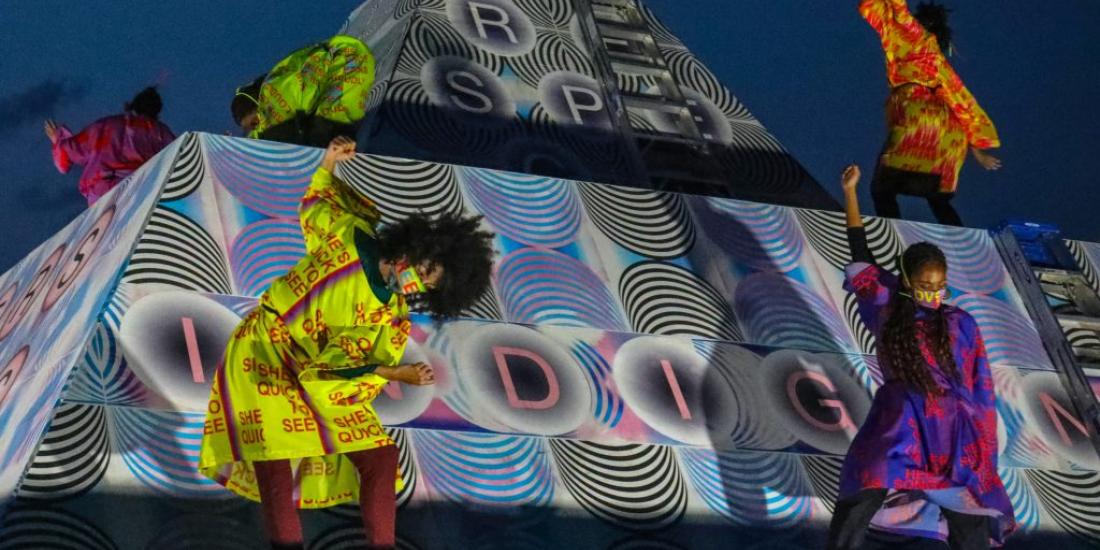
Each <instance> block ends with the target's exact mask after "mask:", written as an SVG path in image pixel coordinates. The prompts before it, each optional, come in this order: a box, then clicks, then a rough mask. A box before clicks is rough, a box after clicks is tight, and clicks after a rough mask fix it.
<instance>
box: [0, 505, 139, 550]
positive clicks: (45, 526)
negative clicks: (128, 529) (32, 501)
mask: <svg viewBox="0 0 1100 550" xmlns="http://www.w3.org/2000/svg"><path fill="white" fill-rule="evenodd" d="M0 533H3V534H4V537H3V539H2V540H0V549H3V550H40V549H43V548H51V549H52V548H57V549H65V550H68V549H73V550H77V549H79V550H118V547H117V546H115V543H114V541H112V540H111V538H110V537H108V536H107V534H106V533H104V532H103V531H101V530H99V528H97V527H96V526H94V525H92V524H91V523H89V522H88V521H86V520H84V519H82V518H80V517H79V516H76V515H74V514H70V513H69V512H66V511H64V510H60V509H53V508H49V509H42V508H15V509H13V510H11V511H9V512H8V513H7V515H6V516H5V518H4V525H3V526H0Z"/></svg>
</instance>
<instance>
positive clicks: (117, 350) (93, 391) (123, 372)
mask: <svg viewBox="0 0 1100 550" xmlns="http://www.w3.org/2000/svg"><path fill="white" fill-rule="evenodd" d="M116 327H117V325H116ZM116 330H117V328H111V327H110V326H108V325H106V324H104V322H100V323H97V324H96V328H95V331H94V332H93V333H92V337H91V339H89V340H88V345H87V347H85V349H84V355H83V361H82V362H80V363H78V364H77V365H76V367H74V371H75V372H73V377H72V379H71V380H70V382H69V387H68V388H66V390H65V394H64V399H65V401H68V402H75V403H95V404H107V405H130V406H133V405H140V404H141V403H143V402H144V401H145V399H146V398H147V397H148V391H147V390H146V388H145V385H144V384H142V383H141V380H139V379H138V378H137V377H136V376H134V373H133V372H132V371H131V370H130V369H129V368H127V367H126V363H125V359H124V358H123V355H122V349H121V347H119V345H118V338H117V336H116V334H117V333H116V332H115V331H116Z"/></svg>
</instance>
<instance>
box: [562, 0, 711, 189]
mask: <svg viewBox="0 0 1100 550" xmlns="http://www.w3.org/2000/svg"><path fill="white" fill-rule="evenodd" d="M574 5H575V7H576V9H577V12H578V14H579V15H580V16H581V17H582V19H581V20H582V21H587V24H586V25H582V29H584V31H585V34H586V39H587V41H588V44H589V46H590V48H589V49H590V51H592V52H593V54H594V56H595V58H596V65H597V68H598V70H599V71H600V72H601V73H602V76H603V77H604V78H603V80H604V83H605V87H606V88H607V89H606V92H607V95H608V96H609V101H608V104H609V105H611V106H612V113H613V118H615V122H616V124H617V126H618V129H619V131H620V133H622V134H623V135H624V136H625V137H626V138H627V139H628V141H632V142H633V144H634V147H635V150H636V152H637V158H636V159H635V161H636V163H637V168H638V171H640V172H642V173H643V174H644V177H645V179H646V180H648V181H649V182H650V185H651V187H653V188H655V189H659V190H667V191H681V192H689V193H697V194H707V195H729V191H728V183H727V182H726V180H725V178H724V177H723V171H722V170H721V169H720V167H719V165H718V163H717V160H716V159H715V158H714V155H713V153H712V151H711V143H710V141H708V140H709V139H710V138H711V136H708V135H706V134H704V133H703V132H702V131H701V130H700V129H699V125H698V124H696V122H698V121H699V120H701V119H698V118H697V117H696V115H695V114H694V113H692V111H691V108H692V107H694V106H695V102H694V101H693V100H692V99H690V98H687V97H685V96H684V93H683V91H682V90H681V89H680V86H679V85H678V84H677V83H676V81H675V79H674V78H673V76H672V72H671V71H670V70H669V67H668V63H667V61H666V60H665V58H664V55H663V54H662V53H661V50H660V48H658V47H657V40H656V39H655V38H654V37H653V34H652V33H651V32H650V30H649V26H648V25H647V23H646V21H645V18H644V17H643V16H642V14H641V12H640V10H639V9H638V5H637V3H636V2H635V0H574ZM619 76H626V77H639V78H645V79H647V80H651V81H653V82H654V83H655V84H656V88H657V91H656V93H644V92H635V91H632V92H624V91H622V90H621V89H619V86H618V77H619ZM652 114H656V116H657V117H666V120H669V121H671V123H672V124H671V127H672V131H660V130H658V131H655V132H654V131H645V130H639V129H636V128H635V127H634V125H633V124H632V123H631V115H634V116H635V117H642V118H649V115H652Z"/></svg>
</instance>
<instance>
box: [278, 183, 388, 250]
mask: <svg viewBox="0 0 1100 550" xmlns="http://www.w3.org/2000/svg"><path fill="white" fill-rule="evenodd" d="M298 215H299V218H300V221H301V224H302V236H303V237H304V238H305V241H306V249H307V250H313V249H315V248H316V247H317V246H319V245H321V244H323V243H325V242H326V241H328V240H329V239H330V238H331V236H332V235H333V234H334V233H338V232H341V231H342V230H344V229H346V228H350V227H352V226H353V225H354V224H356V223H357V222H360V221H361V222H364V223H365V225H367V226H368V227H369V228H370V229H372V231H371V233H372V234H373V228H374V227H375V226H377V224H378V222H379V220H381V218H382V215H381V214H380V213H379V212H378V208H377V207H375V205H374V203H373V202H371V201H370V200H368V199H366V198H362V197H360V196H359V195H358V194H356V193H355V192H354V191H351V190H350V189H347V185H346V184H345V183H343V182H342V181H340V180H339V179H338V178H337V177H336V176H334V175H333V174H332V173H331V172H329V171H328V170H326V169H324V168H318V169H317V171H316V172H315V173H314V174H313V179H312V180H311V181H310V184H309V187H308V188H307V189H306V192H305V194H304V195H303V196H302V202H301V204H300V205H299V206H298Z"/></svg>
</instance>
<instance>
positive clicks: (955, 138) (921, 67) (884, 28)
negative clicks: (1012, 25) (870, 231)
mask: <svg viewBox="0 0 1100 550" xmlns="http://www.w3.org/2000/svg"><path fill="white" fill-rule="evenodd" d="M859 13H860V15H862V16H863V18H864V19H866V20H867V22H868V23H870V24H871V27H872V28H874V29H875V32H877V33H878V35H879V37H880V38H881V39H882V49H883V50H884V51H885V53H886V78H887V80H888V81H889V83H890V97H889V99H888V100H887V101H886V125H887V135H886V143H885V144H884V145H883V149H882V155H881V157H879V163H878V167H877V169H876V170H875V176H874V180H873V181H872V183H871V196H872V198H873V199H874V205H875V212H876V213H877V214H878V215H879V216H883V217H889V218H898V217H900V216H901V211H900V208H899V207H898V200H897V196H898V195H899V194H904V195H914V196H919V197H923V198H926V199H928V204H929V206H930V207H931V208H932V213H933V214H934V215H935V216H936V220H938V221H939V222H940V223H942V224H945V225H959V226H961V225H962V219H961V218H960V217H959V214H958V212H956V211H955V208H954V207H953V206H952V205H951V199H952V198H954V196H955V191H956V189H957V188H958V182H959V170H960V169H962V165H963V161H965V160H966V152H967V150H968V149H969V150H970V151H971V153H972V154H973V155H974V159H975V160H977V161H978V164H980V165H982V167H983V168H985V169H987V170H997V169H999V168H1000V167H1001V161H1000V160H998V159H997V158H995V157H993V156H992V155H990V154H989V153H987V152H986V150H987V149H991V148H995V147H1000V145H1001V141H1000V138H999V137H998V136H997V129H996V128H995V127H994V126H993V122H992V121H991V120H990V119H989V116H987V115H986V113H985V111H983V110H982V108H981V107H980V106H978V102H977V101H976V100H975V99H974V96H973V95H971V93H970V91H969V90H967V89H966V87H965V86H963V83H962V80H960V79H959V76H958V75H957V74H955V71H954V69H952V68H951V65H950V64H949V63H948V62H947V57H946V55H945V54H948V55H949V54H950V53H951V51H952V48H953V46H952V43H951V27H950V26H949V25H948V21H947V14H948V10H947V8H945V7H944V6H942V5H939V4H935V3H922V4H920V5H919V6H918V7H917V9H916V11H915V12H914V13H910V11H909V7H908V6H907V5H906V0H862V1H861V2H860V3H859Z"/></svg>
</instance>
